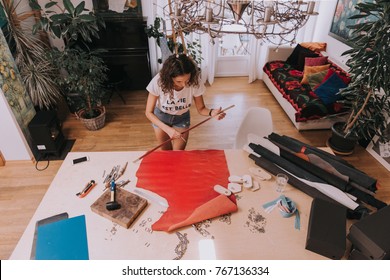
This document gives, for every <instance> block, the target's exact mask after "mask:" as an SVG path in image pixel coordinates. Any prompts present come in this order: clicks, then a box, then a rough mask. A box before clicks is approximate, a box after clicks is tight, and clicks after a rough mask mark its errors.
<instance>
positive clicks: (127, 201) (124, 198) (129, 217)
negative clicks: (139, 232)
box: [91, 188, 148, 228]
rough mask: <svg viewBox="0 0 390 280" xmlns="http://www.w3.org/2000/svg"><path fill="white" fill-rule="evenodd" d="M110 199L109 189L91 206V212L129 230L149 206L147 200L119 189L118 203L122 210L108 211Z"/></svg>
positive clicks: (117, 192)
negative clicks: (107, 204) (107, 206)
mask: <svg viewBox="0 0 390 280" xmlns="http://www.w3.org/2000/svg"><path fill="white" fill-rule="evenodd" d="M110 199H111V193H110V190H109V189H108V190H107V191H106V192H104V193H103V194H102V195H101V196H100V197H99V198H98V199H97V200H96V201H95V202H94V203H93V204H92V205H91V210H92V211H93V212H95V213H97V214H99V215H101V216H103V217H105V218H108V219H109V220H111V221H113V222H115V223H117V224H118V225H120V226H123V227H125V228H129V227H130V226H131V224H132V223H133V222H134V220H135V219H136V218H137V217H138V216H139V215H140V214H141V212H142V210H143V209H144V208H145V207H146V206H147V205H148V201H147V200H146V199H144V198H142V197H140V196H138V195H136V194H134V193H131V192H128V191H126V190H124V189H119V188H118V189H117V190H116V201H117V202H118V203H119V204H120V205H121V208H120V209H117V210H112V211H108V210H107V209H106V203H107V202H109V201H110Z"/></svg>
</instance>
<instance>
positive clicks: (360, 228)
mask: <svg viewBox="0 0 390 280" xmlns="http://www.w3.org/2000/svg"><path fill="white" fill-rule="evenodd" d="M347 237H348V239H349V240H350V241H351V242H352V244H353V246H354V247H355V248H356V249H358V250H359V251H360V252H361V253H362V254H363V255H365V256H366V257H368V258H369V259H373V260H383V259H390V206H389V205H388V206H386V207H384V208H382V209H380V210H378V211H377V212H375V213H373V214H371V215H368V216H366V217H364V218H362V219H361V220H360V221H358V222H356V223H355V224H353V225H352V226H351V227H350V229H349V234H348V236H347Z"/></svg>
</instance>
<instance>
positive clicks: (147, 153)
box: [133, 105, 234, 163]
mask: <svg viewBox="0 0 390 280" xmlns="http://www.w3.org/2000/svg"><path fill="white" fill-rule="evenodd" d="M233 107H234V105H231V106H229V107H226V108H225V109H223V110H222V111H221V112H219V113H218V115H219V114H221V113H223V112H225V111H227V110H229V109H231V108H233ZM218 115H216V116H218ZM214 117H215V116H212V117H208V118H207V119H205V120H203V121H201V122H200V123H198V124H196V125H194V126H192V127H190V128H188V129H186V130H184V131H183V132H182V133H181V134H183V133H186V132H188V131H190V130H192V129H194V128H195V127H198V126H200V125H201V124H204V123H205V122H207V121H209V120H211V119H212V118H214ZM173 139H174V138H169V139H168V140H166V141H164V142H162V143H161V144H160V145H158V146H156V147H154V148H153V149H151V150H149V151H147V152H146V153H145V154H143V155H142V156H140V157H139V158H137V159H136V160H134V161H133V163H136V162H137V161H139V160H141V159H143V158H144V157H146V156H147V155H150V154H151V153H153V152H154V151H155V150H157V149H158V148H160V147H161V146H163V145H165V144H166V143H168V142H170V141H172V140H173Z"/></svg>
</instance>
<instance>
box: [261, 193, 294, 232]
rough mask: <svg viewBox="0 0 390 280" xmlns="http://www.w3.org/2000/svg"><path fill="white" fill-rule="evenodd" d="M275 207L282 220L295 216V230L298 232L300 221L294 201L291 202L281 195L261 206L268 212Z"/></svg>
mask: <svg viewBox="0 0 390 280" xmlns="http://www.w3.org/2000/svg"><path fill="white" fill-rule="evenodd" d="M276 206H278V208H279V210H280V214H281V215H282V217H284V218H289V217H291V216H293V215H295V229H298V230H300V228H301V219H300V216H299V211H298V209H297V206H296V204H295V203H294V201H292V200H291V199H289V198H288V197H285V196H284V195H281V196H279V197H278V198H277V199H275V200H272V201H270V202H267V203H265V204H264V205H263V208H264V209H268V211H269V212H271V211H272V210H273V209H274V208H275V207H276Z"/></svg>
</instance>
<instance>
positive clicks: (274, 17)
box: [164, 0, 318, 45]
mask: <svg viewBox="0 0 390 280" xmlns="http://www.w3.org/2000/svg"><path fill="white" fill-rule="evenodd" d="M315 4H316V3H315V1H299V0H169V1H168V5H167V6H166V7H164V13H165V15H167V16H169V18H170V20H171V23H172V25H173V28H174V29H175V30H176V31H178V32H184V33H191V32H195V33H208V34H209V35H210V36H211V38H213V39H214V38H217V37H221V36H222V35H224V34H248V35H249V34H251V35H254V36H255V37H256V38H257V39H261V40H263V41H269V42H271V43H274V44H277V45H282V44H292V43H295V38H296V36H297V33H298V30H299V29H300V28H301V27H302V26H304V25H305V24H306V22H307V21H308V19H309V17H310V16H315V15H318V13H317V12H315V11H314V8H315Z"/></svg>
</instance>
